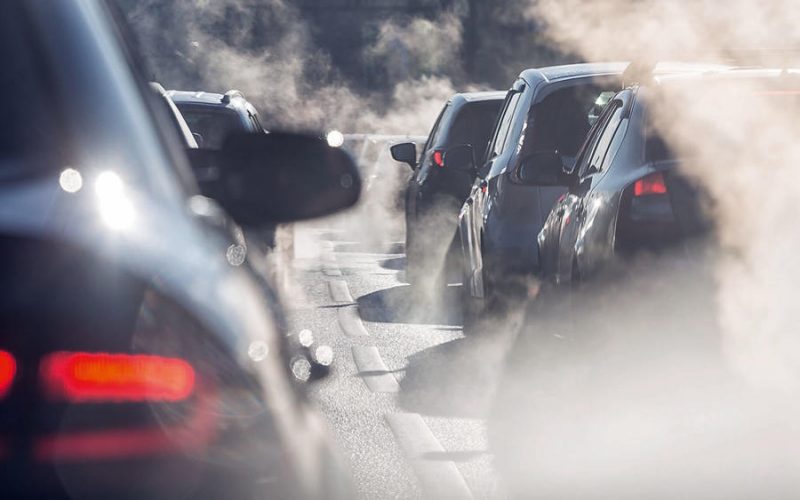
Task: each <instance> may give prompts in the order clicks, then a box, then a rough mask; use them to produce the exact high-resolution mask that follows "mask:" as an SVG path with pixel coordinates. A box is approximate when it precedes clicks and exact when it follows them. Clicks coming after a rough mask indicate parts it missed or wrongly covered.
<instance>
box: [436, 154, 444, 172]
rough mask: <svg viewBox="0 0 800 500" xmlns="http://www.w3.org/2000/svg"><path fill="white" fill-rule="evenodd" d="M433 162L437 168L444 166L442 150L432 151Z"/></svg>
mask: <svg viewBox="0 0 800 500" xmlns="http://www.w3.org/2000/svg"><path fill="white" fill-rule="evenodd" d="M433 163H435V164H436V166H437V167H439V168H442V167H444V152H443V151H434V152H433Z"/></svg>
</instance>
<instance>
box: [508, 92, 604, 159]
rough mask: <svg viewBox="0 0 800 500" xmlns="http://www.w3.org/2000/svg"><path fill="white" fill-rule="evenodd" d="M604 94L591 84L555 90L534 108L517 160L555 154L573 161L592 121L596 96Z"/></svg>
mask: <svg viewBox="0 0 800 500" xmlns="http://www.w3.org/2000/svg"><path fill="white" fill-rule="evenodd" d="M603 93H604V92H602V89H600V88H599V87H597V86H596V85H594V84H585V85H576V86H574V87H569V88H566V89H561V90H558V91H556V92H554V93H552V94H550V95H549V96H547V97H546V98H545V99H543V100H542V101H541V102H540V103H538V104H536V105H534V106H533V107H532V108H531V110H530V112H529V114H528V122H527V124H526V127H525V133H524V135H523V137H522V143H521V153H520V156H521V157H522V158H525V157H527V156H529V155H531V154H533V153H535V152H538V151H558V152H559V154H561V155H562V156H565V157H569V158H574V157H575V155H576V154H577V153H578V150H579V149H580V147H581V144H582V143H583V141H584V140H585V138H586V134H587V133H588V132H589V130H590V129H591V126H592V124H593V122H594V121H596V118H597V117H596V116H595V120H594V121H593V120H592V115H593V113H596V109H595V108H596V106H597V104H596V103H597V102H598V100H599V96H602V94H603Z"/></svg>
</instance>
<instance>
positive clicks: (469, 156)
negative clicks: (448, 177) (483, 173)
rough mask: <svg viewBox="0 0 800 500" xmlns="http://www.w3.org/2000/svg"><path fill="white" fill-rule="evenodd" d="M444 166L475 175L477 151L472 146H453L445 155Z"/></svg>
mask: <svg viewBox="0 0 800 500" xmlns="http://www.w3.org/2000/svg"><path fill="white" fill-rule="evenodd" d="M442 161H443V163H444V166H445V167H446V168H448V169H452V170H459V171H461V172H466V173H469V174H471V175H475V173H476V170H477V169H476V168H475V150H474V149H473V148H472V145H470V144H461V145H459V146H453V147H452V148H450V149H448V150H447V151H445V153H444V158H443V160H442Z"/></svg>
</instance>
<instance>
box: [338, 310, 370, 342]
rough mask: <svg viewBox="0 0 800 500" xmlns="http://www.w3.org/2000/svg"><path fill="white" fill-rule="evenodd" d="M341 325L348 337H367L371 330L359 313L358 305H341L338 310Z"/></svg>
mask: <svg viewBox="0 0 800 500" xmlns="http://www.w3.org/2000/svg"><path fill="white" fill-rule="evenodd" d="M337 314H338V317H339V326H341V327H342V331H344V333H345V335H347V336H348V337H367V336H369V332H368V331H367V329H366V328H364V323H363V322H362V321H361V317H359V315H358V308H357V307H340V308H339V310H338V311H337Z"/></svg>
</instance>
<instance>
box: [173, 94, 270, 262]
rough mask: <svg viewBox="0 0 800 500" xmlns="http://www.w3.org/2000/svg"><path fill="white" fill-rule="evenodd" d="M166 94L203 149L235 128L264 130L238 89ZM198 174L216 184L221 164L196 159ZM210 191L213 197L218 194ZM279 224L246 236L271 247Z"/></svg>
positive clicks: (215, 145) (216, 146)
mask: <svg viewBox="0 0 800 500" xmlns="http://www.w3.org/2000/svg"><path fill="white" fill-rule="evenodd" d="M166 95H167V97H168V98H169V99H170V100H172V101H173V102H174V103H175V106H176V107H177V108H178V110H179V111H180V114H181V115H182V116H183V118H184V120H185V121H186V123H187V124H188V126H189V129H190V130H191V131H192V133H193V135H194V136H195V138H196V140H197V143H198V146H199V148H200V149H206V150H212V151H218V150H220V149H221V148H222V146H223V144H224V142H225V139H226V137H227V136H228V135H230V134H232V133H236V132H250V133H264V132H266V131H265V130H264V127H263V126H262V124H261V120H260V119H259V115H258V111H257V110H256V108H255V107H254V106H253V105H252V104H251V103H250V102H248V101H247V99H246V98H245V96H244V94H243V93H242V92H240V91H238V90H229V91H228V92H226V93H224V94H217V93H214V92H204V91H187V90H169V91H167V92H166ZM193 167H194V172H195V176H196V177H197V180H198V182H199V183H200V185H201V186H203V187H206V186H207V185H209V186H213V185H215V184H216V183H217V180H218V177H219V175H220V172H219V165H215V164H214V163H213V161H211V160H209V161H208V162H206V163H199V164H198V163H195V162H193ZM207 192H208V193H209V194H210V195H211V196H212V197H213V196H216V194H214V193H212V192H211V188H209V189H208V190H207ZM277 229H278V228H277V226H275V225H273V224H266V225H259V226H258V227H249V228H246V232H245V234H246V236H247V237H248V238H249V239H250V240H252V242H253V243H254V245H252V246H254V247H255V246H261V247H263V249H264V251H270V250H272V249H274V248H275V246H276V234H277Z"/></svg>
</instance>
